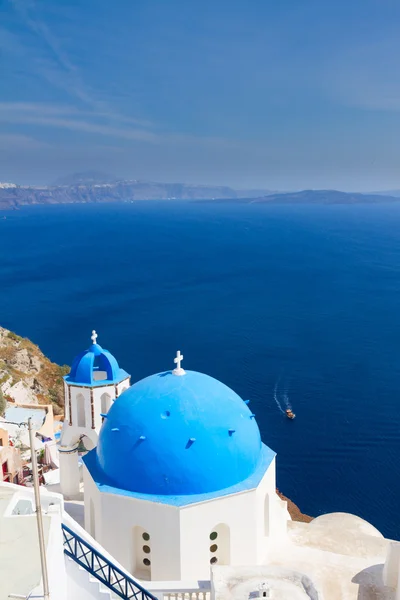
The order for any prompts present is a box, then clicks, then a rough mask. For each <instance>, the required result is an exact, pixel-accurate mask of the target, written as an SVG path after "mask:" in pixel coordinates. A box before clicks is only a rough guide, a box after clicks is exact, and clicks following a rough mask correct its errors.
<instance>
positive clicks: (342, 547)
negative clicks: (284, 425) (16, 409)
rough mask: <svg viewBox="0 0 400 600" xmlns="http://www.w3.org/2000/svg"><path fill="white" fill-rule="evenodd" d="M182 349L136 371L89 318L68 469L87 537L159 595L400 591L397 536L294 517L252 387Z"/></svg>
mask: <svg viewBox="0 0 400 600" xmlns="http://www.w3.org/2000/svg"><path fill="white" fill-rule="evenodd" d="M182 360H183V356H182V355H181V354H180V352H178V353H177V356H176V358H175V359H174V365H173V368H171V369H170V370H166V371H163V372H161V373H156V374H154V375H151V376H149V377H146V378H145V379H142V380H140V381H137V382H135V383H133V384H132V385H131V381H130V376H129V375H128V373H127V372H126V371H124V370H123V369H121V368H120V367H119V364H118V362H117V360H116V359H115V358H114V357H113V356H112V355H111V354H110V352H108V351H107V350H104V349H103V348H102V347H101V346H100V345H99V344H98V343H97V334H96V333H95V332H93V334H92V344H91V345H90V347H89V348H88V349H87V350H86V351H84V352H82V353H81V354H79V355H78V356H77V357H76V358H75V360H74V361H73V363H72V368H71V372H70V373H69V375H67V376H66V377H65V422H64V427H63V430H62V435H61V439H60V444H59V456H60V474H61V479H60V483H61V491H62V494H63V496H64V500H65V501H66V502H68V500H74V499H75V500H76V501H77V502H79V500H78V499H79V498H80V497H81V495H82V491H83V503H84V525H85V530H86V533H85V535H87V536H88V539H90V540H93V544H97V545H98V546H99V547H100V548H103V549H104V550H103V552H104V553H107V556H111V557H113V560H115V561H116V562H117V564H119V565H121V567H122V568H123V569H124V570H125V571H126V572H127V573H130V574H131V576H132V577H133V578H134V579H135V580H137V581H141V582H142V583H141V585H142V586H145V587H146V589H147V590H150V591H151V592H152V593H153V594H154V595H155V596H156V597H161V596H162V597H165V594H166V592H165V590H166V589H175V591H176V590H177V589H178V590H181V593H182V594H184V593H186V592H185V590H186V591H187V590H188V589H190V590H192V591H193V589H194V590H197V591H198V590H199V589H201V582H203V583H204V582H206V585H208V586H209V587H208V588H207V589H209V590H210V592H209V593H208V595H210V593H211V595H213V596H214V597H215V598H220V599H225V598H226V599H227V600H228V599H230V598H232V599H236V598H242V599H243V598H254V597H257V596H264V597H266V598H271V599H276V600H277V599H286V598H287V599H290V600H292V599H293V600H297V599H299V600H301V599H312V600H360V599H361V598H362V599H363V600H364V599H365V600H367V599H371V600H372V599H375V598H376V600H378V599H379V600H382V599H387V600H389V599H390V600H395V599H396V600H400V583H399V573H400V544H399V543H398V542H391V541H390V540H387V539H385V538H384V537H383V536H382V535H381V534H380V533H379V531H377V530H376V529H375V528H374V527H373V526H372V525H370V524H369V523H367V522H366V521H364V520H362V519H360V518H359V517H356V516H354V515H350V514H345V513H334V514H329V515H323V516H320V517H318V518H316V519H314V520H313V521H312V522H311V523H298V522H293V521H292V520H291V518H290V515H289V513H288V510H287V504H286V502H284V501H282V500H281V499H280V498H279V496H278V495H277V494H276V480H275V460H276V455H275V453H274V452H273V451H272V450H271V449H270V448H269V447H268V446H266V445H265V444H264V443H263V442H262V440H261V436H260V431H259V428H258V425H257V421H256V418H255V415H254V414H253V413H252V411H251V406H249V404H248V401H246V400H243V399H242V398H240V397H239V396H238V395H237V394H236V393H235V392H234V391H233V390H231V389H230V388H229V387H227V386H226V385H224V384H223V383H221V382H220V381H217V380H216V379H214V378H212V377H210V376H208V375H206V374H202V373H199V372H196V371H191V370H185V369H184V368H183V365H182ZM167 362H168V361H167ZM185 362H189V361H185ZM171 363H172V359H171ZM83 447H84V448H85V449H86V450H88V452H86V453H85V454H84V457H83V465H82V461H81V460H80V455H81V454H82V449H83ZM188 582H191V583H190V585H189V584H188ZM207 582H208V583H207ZM196 586H197V587H196ZM161 589H162V590H164V592H163V593H162V594H160V593H159V591H160V590H161ZM157 590H158V592H157ZM121 597H125V596H121ZM127 597H128V596H127ZM177 597H178V596H177ZM179 597H181V598H183V597H184V596H182V595H181V596H179ZM196 597H197V598H199V596H198V595H197V596H196ZM82 598H83V596H82ZM169 598H173V596H171V595H169Z"/></svg>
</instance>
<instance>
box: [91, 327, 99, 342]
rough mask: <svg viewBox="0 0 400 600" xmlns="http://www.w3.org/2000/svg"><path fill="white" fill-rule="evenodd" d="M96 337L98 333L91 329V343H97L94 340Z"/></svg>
mask: <svg viewBox="0 0 400 600" xmlns="http://www.w3.org/2000/svg"><path fill="white" fill-rule="evenodd" d="M97 338H98V335H97V333H96V332H95V330H94V329H93V331H92V337H91V338H90V339H91V340H92V344H96V343H97V342H96V340H97Z"/></svg>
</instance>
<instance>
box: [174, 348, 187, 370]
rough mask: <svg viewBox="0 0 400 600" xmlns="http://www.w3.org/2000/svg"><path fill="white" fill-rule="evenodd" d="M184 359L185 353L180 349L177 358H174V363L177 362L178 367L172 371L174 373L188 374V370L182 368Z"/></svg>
mask: <svg viewBox="0 0 400 600" xmlns="http://www.w3.org/2000/svg"><path fill="white" fill-rule="evenodd" d="M182 361H183V354H181V351H180V350H178V352H177V353H176V358H174V363H175V364H176V368H175V369H174V370H173V371H172V372H173V374H174V375H186V371H185V370H184V369H182V367H181V362H182Z"/></svg>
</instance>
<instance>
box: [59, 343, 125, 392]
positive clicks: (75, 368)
mask: <svg viewBox="0 0 400 600" xmlns="http://www.w3.org/2000/svg"><path fill="white" fill-rule="evenodd" d="M128 376H129V375H128V373H126V372H125V371H124V370H123V369H120V367H119V365H118V362H117V360H116V359H115V358H114V356H113V355H112V354H110V352H108V350H104V349H103V348H102V347H101V346H99V344H92V345H91V346H90V348H88V349H87V350H85V351H84V352H81V354H78V356H76V357H75V358H74V360H73V363H72V367H71V371H70V373H69V374H68V375H67V376H66V377H65V380H66V382H67V383H75V384H83V385H96V384H97V385H100V384H103V385H104V383H105V382H107V383H118V382H119V381H122V379H125V378H126V377H128Z"/></svg>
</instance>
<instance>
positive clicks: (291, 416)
mask: <svg viewBox="0 0 400 600" xmlns="http://www.w3.org/2000/svg"><path fill="white" fill-rule="evenodd" d="M285 413H286V416H287V418H288V419H294V418H295V416H296V415H295V414H294V412H293V411H292V409H291V408H287V409H286V410H285Z"/></svg>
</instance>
